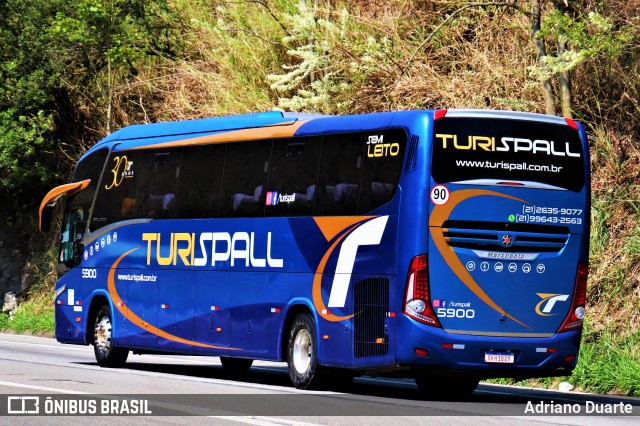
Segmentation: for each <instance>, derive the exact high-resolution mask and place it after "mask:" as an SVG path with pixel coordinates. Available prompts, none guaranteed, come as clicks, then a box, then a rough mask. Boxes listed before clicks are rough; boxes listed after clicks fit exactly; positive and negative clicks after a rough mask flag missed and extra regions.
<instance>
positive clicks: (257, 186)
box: [220, 140, 271, 217]
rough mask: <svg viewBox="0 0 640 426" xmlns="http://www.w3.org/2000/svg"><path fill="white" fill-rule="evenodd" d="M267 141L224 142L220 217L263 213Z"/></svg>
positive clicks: (259, 214)
mask: <svg viewBox="0 0 640 426" xmlns="http://www.w3.org/2000/svg"><path fill="white" fill-rule="evenodd" d="M270 156H271V140H259V141H252V142H237V143H230V144H228V145H227V152H226V155H225V160H224V176H223V182H222V198H221V200H220V216H221V217H260V216H263V215H264V207H265V198H266V191H265V187H266V185H267V176H268V172H269V160H270Z"/></svg>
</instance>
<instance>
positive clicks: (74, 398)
mask: <svg viewBox="0 0 640 426" xmlns="http://www.w3.org/2000/svg"><path fill="white" fill-rule="evenodd" d="M18 397H22V398H18ZM36 397H37V399H38V404H39V405H38V409H39V410H40V412H41V413H45V414H41V415H39V416H35V415H20V414H18V415H11V416H7V415H6V414H8V413H9V410H11V411H12V412H13V411H19V409H17V408H16V407H19V406H18V405H16V404H21V403H23V401H26V402H25V404H27V405H29V404H32V403H33V401H35V400H36V399H35V398H36ZM48 397H51V400H47V398H48ZM53 400H56V402H55V403H54V402H53ZM65 400H66V402H65ZM70 400H71V401H70ZM92 401H93V402H92ZM56 404H57V405H56ZM65 404H66V405H65ZM70 404H71V405H70ZM73 404H75V405H73ZM91 404H93V405H91ZM102 404H105V405H102ZM27 405H23V406H22V407H27ZM45 407H47V408H46V409H45ZM91 408H93V409H94V410H93V411H91V410H90V409H91ZM103 408H104V410H105V411H100V410H101V409H103ZM25 409H30V408H28V407H27V408H25ZM74 409H75V410H76V411H77V412H80V414H82V415H81V416H76V417H69V416H61V415H60V414H63V413H64V414H66V413H69V412H70V410H71V412H73V410H74ZM542 409H544V410H546V412H547V413H549V412H551V411H553V410H564V413H563V414H559V415H541V414H540V412H539V410H542ZM629 409H630V410H631V411H632V415H628V414H626V415H622V416H611V415H600V414H599V413H598V412H599V411H612V410H616V412H617V413H620V412H621V411H625V410H629ZM136 410H139V411H143V412H147V413H148V412H151V413H152V414H151V415H145V416H115V415H114V414H116V413H121V414H126V413H129V414H132V413H135V412H136ZM567 410H570V411H572V413H567ZM56 412H57V413H58V416H53V415H51V413H56ZM85 412H89V413H91V414H93V412H97V413H101V412H109V413H110V415H108V416H107V415H103V416H92V417H91V419H90V421H91V424H96V425H99V424H143V425H155V424H171V425H173V424H189V425H191V424H222V425H238V424H242V423H244V424H253V425H287V426H289V425H302V426H305V425H349V426H356V425H366V424H385V423H387V424H388V423H391V424H393V423H397V422H401V423H402V424H403V425H425V422H429V424H454V423H465V424H467V425H480V424H482V425H485V424H494V425H518V424H532V423H537V424H544V425H548V424H563V425H586V424H588V425H609V424H620V425H638V424H640V399H636V398H626V397H616V396H598V395H592V394H583V393H575V392H570V393H569V392H553V391H541V390H535V389H529V388H521V387H510V386H494V385H486V384H481V385H480V386H479V387H478V389H477V390H476V392H474V393H473V394H472V395H470V396H468V397H465V398H461V399H456V400H451V399H449V400H446V399H442V400H434V399H431V400H424V399H423V398H422V396H421V395H420V393H419V392H418V389H417V387H416V386H415V384H414V383H413V381H412V380H400V379H377V378H370V377H362V378H358V379H356V381H355V383H354V384H353V386H351V387H349V388H348V389H346V390H345V391H344V392H330V391H313V392H312V391H300V390H297V389H295V388H293V387H292V386H291V384H290V382H289V378H288V375H287V372H286V366H285V365H284V364H282V363H269V362H255V363H254V366H253V367H252V368H251V370H250V371H249V373H248V374H246V375H244V376H243V377H230V376H229V375H228V374H226V373H225V372H224V371H223V370H222V367H221V365H220V362H219V359H218V358H213V357H212V358H209V357H190V356H156V355H142V356H138V355H130V356H129V360H128V361H127V365H126V367H125V368H122V369H105V368H100V367H98V366H97V365H96V363H95V359H94V357H93V350H92V348H91V347H85V346H71V345H62V344H59V343H57V342H56V341H55V340H54V339H50V338H44V337H34V336H18V335H11V334H1V333H0V416H4V417H2V418H0V424H11V425H23V424H24V425H30V424H60V425H68V424H78V423H86V422H87V417H86V416H87V414H86V413H85ZM575 412H578V414H579V415H576V414H575Z"/></svg>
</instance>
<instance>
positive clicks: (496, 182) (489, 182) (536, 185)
mask: <svg viewBox="0 0 640 426" xmlns="http://www.w3.org/2000/svg"><path fill="white" fill-rule="evenodd" d="M451 183H455V184H457V185H485V186H503V187H504V186H506V187H514V188H532V189H553V190H554V191H566V189H564V188H560V187H559V186H554V185H548V184H546V183H540V182H533V181H528V180H508V179H469V180H460V181H456V182H451Z"/></svg>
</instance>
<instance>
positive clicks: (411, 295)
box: [403, 255, 440, 327]
mask: <svg viewBox="0 0 640 426" xmlns="http://www.w3.org/2000/svg"><path fill="white" fill-rule="evenodd" d="M428 277H429V275H428V273H427V256H426V255H420V256H416V257H414V258H413V259H412V260H411V264H410V266H409V271H408V272H407V283H406V286H405V299H404V309H403V313H404V314H405V315H407V316H409V317H411V318H413V319H415V320H417V321H419V322H421V323H423V324H427V325H430V326H433V327H440V322H439V321H438V318H437V317H436V315H435V313H434V312H433V309H432V308H431V300H430V297H429V278H428Z"/></svg>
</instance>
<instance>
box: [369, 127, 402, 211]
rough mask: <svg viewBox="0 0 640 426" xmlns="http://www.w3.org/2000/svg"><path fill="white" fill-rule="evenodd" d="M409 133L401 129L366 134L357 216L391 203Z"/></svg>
mask: <svg viewBox="0 0 640 426" xmlns="http://www.w3.org/2000/svg"><path fill="white" fill-rule="evenodd" d="M406 145H407V134H406V133H405V131H404V130H402V129H392V130H386V131H377V132H372V133H369V134H368V135H367V155H366V156H365V161H364V168H363V171H362V190H361V191H360V199H359V201H358V213H359V214H365V213H368V212H370V211H371V210H374V209H376V208H378V207H380V206H382V205H383V204H385V203H388V202H389V201H391V199H392V198H393V196H394V195H395V192H396V187H397V186H398V180H399V179H400V174H401V172H402V162H403V160H404V152H405V147H406Z"/></svg>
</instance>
